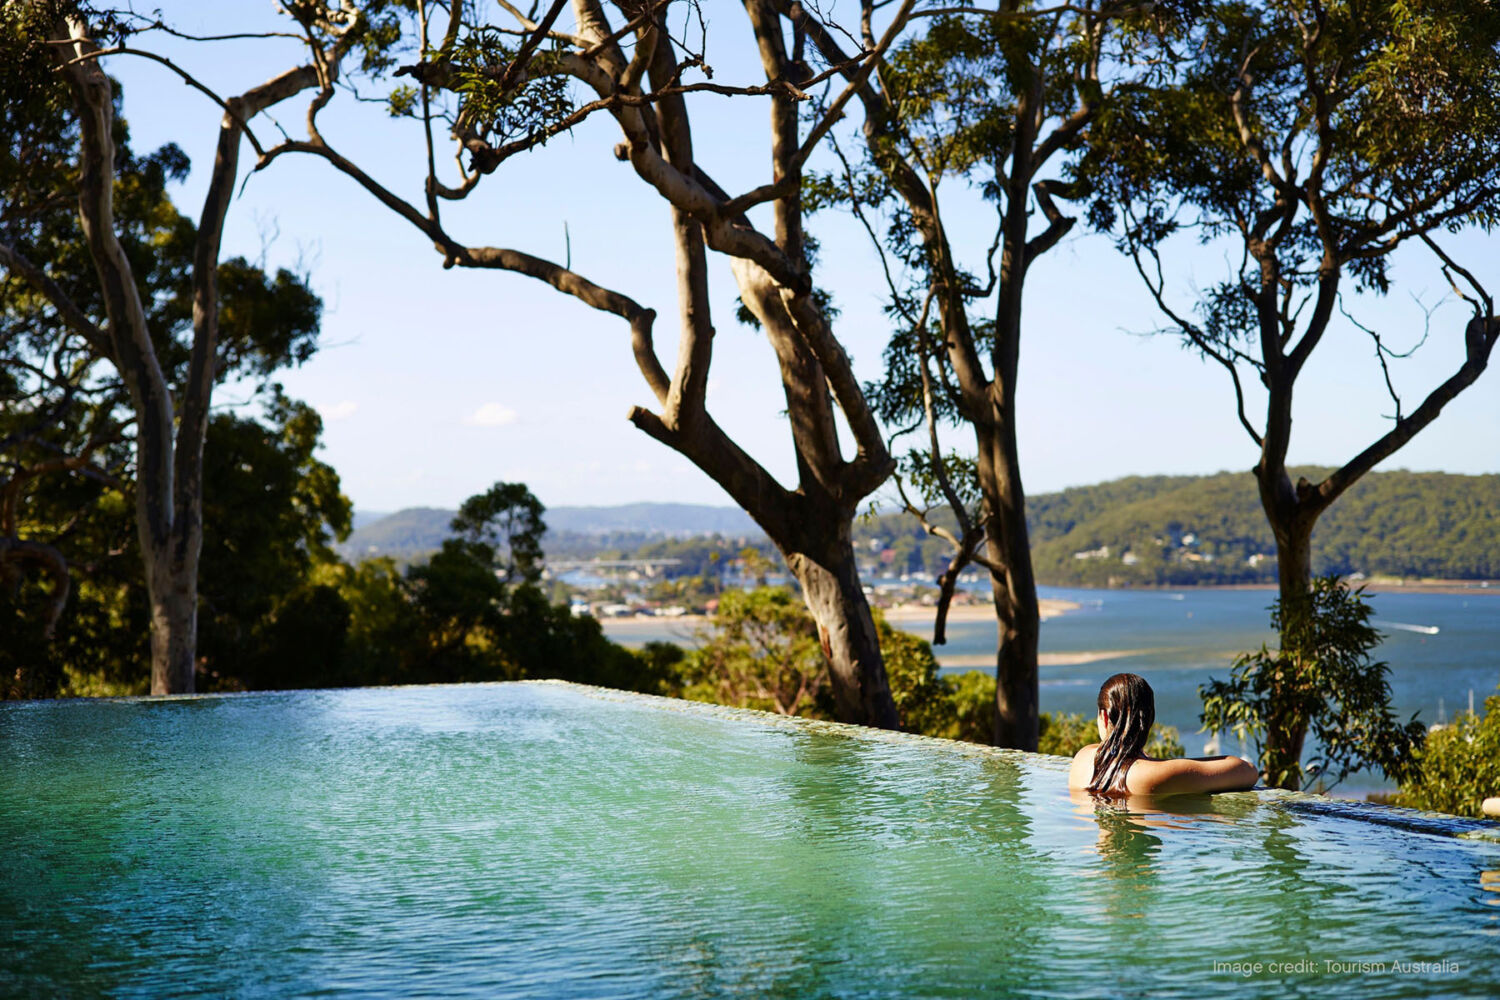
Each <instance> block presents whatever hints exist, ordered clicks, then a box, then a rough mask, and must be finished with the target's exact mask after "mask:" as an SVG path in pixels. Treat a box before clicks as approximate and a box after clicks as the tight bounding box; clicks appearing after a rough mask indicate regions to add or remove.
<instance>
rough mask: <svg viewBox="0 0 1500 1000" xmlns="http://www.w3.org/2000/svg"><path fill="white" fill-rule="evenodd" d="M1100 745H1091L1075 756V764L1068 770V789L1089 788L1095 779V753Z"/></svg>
mask: <svg viewBox="0 0 1500 1000" xmlns="http://www.w3.org/2000/svg"><path fill="white" fill-rule="evenodd" d="M1098 749H1099V744H1097V743H1090V744H1089V745H1088V746H1086V747H1084V748H1083V749H1082V750H1080V751H1078V752H1077V753H1075V754H1074V755H1073V764H1072V766H1071V767H1069V768H1068V787H1069V788H1087V787H1088V786H1089V782H1090V781H1092V780H1093V779H1094V752H1095V751H1096V750H1098Z"/></svg>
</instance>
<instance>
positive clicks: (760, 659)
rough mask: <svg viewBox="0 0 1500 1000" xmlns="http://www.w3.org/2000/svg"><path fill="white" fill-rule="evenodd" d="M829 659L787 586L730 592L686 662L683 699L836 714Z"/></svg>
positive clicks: (791, 712)
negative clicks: (701, 643) (711, 624)
mask: <svg viewBox="0 0 1500 1000" xmlns="http://www.w3.org/2000/svg"><path fill="white" fill-rule="evenodd" d="M831 683H832V682H831V678H830V676H829V672H828V661H827V659H826V658H825V657H824V656H823V649H822V645H821V643H820V642H819V641H818V631H817V626H816V625H815V624H814V623H813V620H812V616H811V615H810V614H808V612H807V608H806V607H805V606H804V605H803V603H802V600H801V598H799V597H797V596H796V595H795V594H793V593H792V592H791V591H790V590H788V589H787V588H785V587H760V588H757V589H755V590H731V591H727V592H726V593H725V594H724V595H723V596H722V597H721V598H720V599H719V607H718V610H717V611H716V612H715V614H714V617H713V630H712V631H711V632H710V633H709V634H708V635H707V636H706V641H705V642H704V644H703V645H702V646H701V647H699V648H698V649H696V650H694V651H693V652H692V653H690V654H689V655H688V657H687V661H686V662H685V663H684V664H683V670H682V688H681V691H682V697H684V698H689V699H692V700H694V701H709V702H714V703H716V704H720V705H733V706H736V707H739V708H758V709H762V710H765V711H771V712H778V713H780V714H782V715H804V716H809V717H812V718H826V719H831V718H832V717H833V705H832V697H833V692H832V687H831Z"/></svg>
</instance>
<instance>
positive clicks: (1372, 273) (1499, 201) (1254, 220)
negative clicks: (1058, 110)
mask: <svg viewBox="0 0 1500 1000" xmlns="http://www.w3.org/2000/svg"><path fill="white" fill-rule="evenodd" d="M1158 54H1159V56H1160V57H1161V59H1162V61H1163V62H1164V63H1170V64H1171V66H1172V73H1171V75H1170V78H1169V79H1168V80H1165V81H1163V82H1162V83H1161V84H1160V85H1158V86H1152V87H1146V88H1141V89H1140V90H1138V91H1136V92H1135V93H1133V94H1132V95H1131V99H1130V100H1129V101H1128V102H1122V103H1120V104H1117V105H1116V107H1115V109H1114V110H1113V112H1112V113H1111V115H1110V116H1109V119H1108V121H1107V123H1104V125H1103V127H1101V128H1099V129H1097V130H1096V131H1095V132H1094V133H1093V139H1094V147H1093V149H1092V151H1091V153H1090V165H1089V170H1088V173H1089V176H1090V177H1091V179H1092V181H1093V182H1094V183H1095V184H1097V185H1098V193H1099V195H1100V201H1099V202H1098V203H1097V204H1096V210H1097V211H1096V215H1095V221H1096V222H1098V223H1099V224H1101V225H1113V226H1114V227H1115V231H1116V233H1117V235H1118V238H1119V242H1120V245H1121V247H1122V248H1123V249H1124V250H1125V251H1126V252H1127V253H1129V254H1130V256H1131V257H1132V259H1133V260H1134V262H1135V265H1136V267H1137V269H1138V270H1139V272H1140V275H1141V277H1142V280H1143V281H1144V283H1145V285H1146V287H1147V288H1148V289H1149V291H1150V293H1151V295H1152V296H1153V297H1154V298H1155V300H1156V302H1157V304H1158V306H1159V307H1160V309H1161V311H1162V314H1163V315H1164V316H1165V317H1166V319H1167V323H1168V326H1169V329H1170V330H1172V331H1175V332H1176V333H1178V334H1179V335H1180V336H1182V337H1183V338H1184V340H1185V341H1186V343H1187V344H1188V345H1190V346H1191V347H1192V348H1194V349H1195V350H1197V351H1199V352H1201V353H1202V356H1203V357H1204V358H1205V359H1208V360H1211V361H1213V362H1214V363H1216V364H1217V365H1218V366H1220V367H1221V368H1222V369H1223V370H1224V371H1225V372H1226V374H1227V375H1228V377H1229V380H1230V384H1231V386H1232V388H1233V405H1234V407H1235V412H1236V414H1237V415H1238V418H1239V422H1240V424H1241V425H1242V426H1243V428H1244V430H1245V433H1246V434H1247V436H1248V437H1249V438H1250V440H1251V441H1252V442H1253V445H1254V447H1255V449H1256V450H1257V451H1258V453H1259V456H1258V460H1257V462H1256V464H1255V468H1254V472H1255V477H1256V480H1257V483H1258V485H1259V491H1260V499H1261V506H1262V508H1263V509H1264V511H1265V515H1266V518H1267V520H1268V521H1269V523H1270V527H1271V530H1272V533H1273V534H1274V536H1275V539H1276V551H1277V560H1278V572H1279V581H1280V582H1279V586H1280V601H1279V608H1280V618H1279V622H1280V630H1281V647H1282V656H1281V658H1280V659H1278V660H1277V661H1276V663H1277V664H1278V666H1277V669H1278V670H1280V671H1282V672H1283V674H1281V675H1278V676H1277V677H1276V678H1273V679H1272V681H1271V683H1270V685H1269V687H1270V691H1269V694H1268V695H1267V697H1266V699H1265V703H1266V705H1267V706H1268V707H1267V709H1266V713H1265V714H1266V721H1265V727H1266V740H1265V745H1264V749H1263V756H1262V761H1261V763H1262V768H1263V771H1264V773H1265V774H1266V777H1267V780H1270V781H1274V782H1275V783H1277V784H1281V785H1285V786H1288V787H1295V786H1296V785H1297V784H1298V781H1299V775H1300V769H1299V764H1298V762H1299V760H1300V758H1301V755H1302V749H1303V743H1304V741H1305V739H1306V735H1307V732H1308V723H1309V710H1308V708H1307V706H1306V703H1305V698H1304V697H1303V693H1304V692H1303V688H1304V687H1305V685H1304V684H1303V683H1302V678H1303V677H1304V676H1305V675H1308V674H1309V673H1310V672H1311V671H1314V670H1315V669H1316V662H1315V661H1316V660H1317V653H1316V651H1315V650H1305V649H1302V648H1300V647H1299V636H1305V635H1311V634H1317V633H1318V631H1319V630H1318V629H1317V628H1314V627H1311V626H1309V625H1308V624H1307V623H1306V622H1305V621H1304V619H1306V618H1307V617H1308V616H1309V615H1313V614H1315V613H1316V609H1315V608H1314V607H1313V602H1312V600H1311V598H1310V582H1309V581H1310V566H1309V552H1310V543H1311V536H1312V532H1313V529H1314V526H1315V525H1316V524H1317V521H1318V518H1319V516H1321V515H1322V514H1323V512H1324V511H1326V510H1327V509H1328V508H1329V506H1330V505H1332V504H1333V503H1334V502H1335V501H1336V500H1337V499H1338V498H1339V497H1340V496H1341V495H1342V494H1343V493H1344V492H1345V491H1346V490H1347V489H1348V488H1349V487H1350V486H1351V485H1352V484H1353V483H1355V482H1356V481H1358V480H1359V478H1360V477H1361V476H1363V475H1365V473H1367V472H1369V471H1370V470H1371V469H1372V468H1374V467H1375V466H1376V465H1377V464H1379V463H1380V462H1382V461H1384V460H1386V459H1388V458H1390V457H1391V456H1392V455H1394V454H1396V452H1397V451H1398V450H1399V449H1400V448H1401V447H1402V446H1403V445H1405V444H1406V443H1407V442H1408V441H1410V440H1411V439H1412V437H1413V436H1415V435H1416V434H1417V433H1419V432H1420V431H1422V430H1423V429H1424V428H1426V427H1427V426H1428V425H1429V424H1431V423H1432V422H1433V421H1434V420H1435V419H1436V418H1437V417H1438V414H1439V413H1441V412H1442V410H1443V408H1444V406H1446V405H1447V404H1448V403H1449V402H1451V401H1452V400H1453V399H1454V398H1455V397H1456V396H1458V394H1459V393H1461V392H1463V391H1464V390H1465V389H1467V388H1468V387H1469V386H1471V385H1473V384H1474V382H1475V381H1476V380H1477V379H1478V378H1479V377H1480V375H1481V374H1482V373H1483V372H1484V370H1485V367H1486V366H1487V365H1488V363H1489V360H1490V356H1491V353H1492V352H1493V350H1494V347H1495V342H1496V340H1497V339H1500V319H1497V317H1496V314H1495V306H1494V300H1493V298H1492V297H1491V295H1490V293H1489V292H1488V291H1487V290H1486V289H1485V287H1484V285H1483V284H1482V282H1481V279H1480V276H1479V275H1477V274H1476V273H1475V272H1476V271H1477V270H1478V269H1479V268H1480V266H1481V265H1487V264H1491V263H1492V261H1493V256H1492V254H1489V253H1484V252H1481V253H1479V254H1473V253H1471V254H1470V255H1469V259H1467V260H1461V259H1460V256H1461V255H1460V254H1459V253H1458V252H1457V251H1455V250H1454V249H1453V247H1454V246H1455V242H1454V240H1453V239H1452V236H1453V234H1455V233H1458V232H1459V231H1461V230H1465V229H1477V230H1482V231H1485V232H1488V231H1489V230H1490V229H1491V227H1492V226H1493V225H1494V224H1495V222H1496V219H1497V216H1496V206H1497V205H1500V11H1497V10H1496V9H1495V7H1494V5H1493V4H1489V3H1485V2H1482V0H1444V2H1441V3H1434V2H1427V0H1419V2H1416V3H1409V2H1404V0H1403V2H1390V0H1347V2H1338V3H1325V2H1323V0H1233V2H1223V3H1216V4H1212V5H1210V6H1207V7H1205V8H1203V10H1202V13H1201V15H1200V16H1199V17H1197V18H1196V19H1194V20H1193V21H1192V22H1190V23H1187V24H1185V25H1184V26H1183V29H1182V30H1181V31H1180V32H1179V33H1178V34H1177V35H1176V36H1175V37H1173V38H1172V39H1171V41H1170V44H1169V45H1168V46H1166V47H1164V48H1162V49H1161V50H1159V52H1158ZM1180 234H1181V235H1185V236H1194V235H1196V236H1197V237H1199V238H1200V240H1201V241H1202V242H1207V243H1210V244H1211V245H1213V246H1214V247H1215V248H1216V249H1217V248H1223V247H1227V248H1229V250H1230V253H1229V254H1228V255H1227V256H1228V257H1229V258H1230V266H1229V267H1228V273H1227V274H1226V275H1225V277H1224V278H1223V279H1222V280H1221V281H1219V282H1217V283H1215V284H1212V285H1210V286H1209V287H1208V288H1207V289H1206V290H1203V291H1201V292H1199V293H1198V294H1197V295H1196V299H1193V298H1189V299H1188V300H1187V304H1179V303H1181V302H1182V300H1181V299H1179V297H1178V295H1177V294H1176V293H1175V291H1174V289H1172V288H1170V287H1169V282H1168V279H1167V277H1166V276H1167V274H1168V273H1169V267H1168V265H1167V264H1166V263H1165V260H1166V259H1167V258H1170V257H1172V255H1173V254H1174V253H1176V252H1183V253H1186V254H1191V255H1193V256H1195V257H1196V258H1201V256H1202V253H1203V251H1202V250H1199V249H1187V250H1182V249H1181V248H1182V246H1183V244H1184V243H1187V244H1189V245H1191V244H1192V242H1193V241H1191V240H1184V239H1180V238H1179V239H1174V237H1178V236H1179V235H1180ZM1403 250H1405V251H1406V253H1405V255H1404V256H1403V257H1402V259H1401V266H1402V268H1403V269H1413V270H1415V269H1418V268H1419V267H1420V266H1421V265H1422V263H1423V262H1424V260H1425V263H1426V265H1427V267H1428V271H1427V273H1428V274H1430V275H1431V276H1432V277H1433V278H1436V277H1438V276H1439V275H1441V276H1442V278H1444V279H1445V280H1446V281H1447V282H1448V283H1449V284H1450V285H1451V287H1452V289H1453V293H1454V295H1455V296H1456V297H1457V298H1458V299H1461V300H1462V301H1463V302H1464V303H1465V304H1466V305H1467V309H1468V313H1469V316H1468V318H1467V319H1466V321H1464V322H1461V323H1454V324H1452V325H1451V326H1450V327H1449V328H1448V329H1447V330H1446V331H1439V336H1438V337H1437V338H1435V341H1436V342H1435V343H1434V344H1433V345H1432V346H1431V347H1429V348H1428V350H1429V351H1431V350H1435V349H1441V350H1443V351H1444V352H1445V357H1446V358H1447V359H1448V364H1450V365H1451V368H1448V369H1447V370H1448V371H1449V372H1451V373H1450V374H1448V375H1447V376H1446V377H1445V378H1443V379H1442V380H1441V381H1440V382H1438V383H1437V384H1436V385H1433V386H1431V387H1430V388H1429V389H1428V390H1427V392H1426V394H1425V396H1423V398H1421V400H1420V401H1419V402H1418V403H1417V405H1416V406H1410V405H1408V404H1407V403H1406V401H1404V400H1403V399H1402V397H1401V395H1400V394H1399V393H1398V391H1397V390H1396V388H1395V384H1396V381H1397V379H1394V378H1393V376H1392V371H1391V369H1392V366H1393V365H1392V362H1393V361H1394V360H1395V359H1397V358H1398V357H1400V356H1401V354H1400V352H1398V351H1397V350H1396V349H1395V348H1394V347H1393V341H1398V342H1399V341H1405V342H1406V343H1420V342H1421V341H1423V340H1425V339H1426V333H1427V331H1426V329H1407V330H1397V329H1393V327H1394V326H1395V325H1396V324H1395V323H1394V322H1393V321H1392V320H1390V319H1389V318H1386V319H1382V320H1379V321H1373V322H1361V321H1360V320H1359V319H1358V318H1357V317H1356V316H1355V315H1354V314H1355V313H1356V312H1358V311H1360V310H1359V305H1358V302H1357V297H1358V296H1361V295H1365V296H1377V297H1378V296H1382V295H1385V294H1386V293H1387V292H1389V291H1390V289H1391V288H1392V285H1393V273H1392V268H1393V255H1394V254H1396V253H1397V252H1398V251H1403ZM1350 293H1354V294H1353V295H1351V294H1350ZM1341 314H1342V315H1344V316H1346V317H1348V321H1347V322H1340V321H1339V316H1340V315H1341ZM1429 322H1431V316H1430V315H1429ZM1424 326H1425V325H1424ZM1366 337H1367V338H1368V345H1369V350H1370V352H1371V354H1372V356H1373V360H1372V362H1371V366H1370V373H1371V376H1372V378H1373V379H1376V380H1378V381H1377V382H1376V383H1375V384H1376V385H1381V384H1382V383H1383V385H1384V388H1385V390H1386V391H1388V393H1389V398H1390V405H1391V408H1392V413H1391V414H1390V415H1389V416H1390V420H1391V423H1390V425H1389V426H1388V427H1386V428H1385V429H1384V430H1383V431H1382V432H1380V433H1378V434H1377V435H1375V436H1374V438H1373V440H1371V441H1370V442H1369V443H1368V445H1366V446H1365V447H1364V448H1362V449H1361V450H1360V451H1359V452H1358V453H1357V454H1355V455H1353V456H1351V457H1349V458H1348V459H1347V460H1345V461H1344V462H1343V463H1342V464H1341V465H1339V466H1338V467H1337V468H1335V469H1334V470H1333V471H1332V472H1331V473H1329V474H1328V475H1326V476H1324V477H1322V478H1321V479H1320V480H1319V481H1318V482H1311V481H1308V480H1306V479H1298V480H1297V481H1296V482H1293V481H1292V479H1291V476H1290V475H1289V473H1288V471H1287V454H1288V450H1289V448H1290V447H1291V442H1292V413H1293V397H1294V393H1295V390H1296V388H1297V385H1298V381H1299V379H1300V378H1301V377H1302V376H1303V375H1304V373H1305V372H1306V370H1307V366H1308V363H1309V361H1310V360H1311V358H1312V357H1313V354H1314V352H1315V351H1317V349H1318V348H1319V347H1320V346H1322V345H1324V344H1325V343H1332V342H1335V341H1339V340H1345V339H1347V338H1366ZM1257 396H1263V397H1264V410H1263V412H1262V413H1261V414H1259V415H1258V416H1254V415H1253V410H1252V408H1253V404H1254V402H1255V400H1256V398H1257ZM1337 694H1338V693H1337V692H1332V691H1324V692H1323V697H1325V698H1329V697H1335V696H1337Z"/></svg>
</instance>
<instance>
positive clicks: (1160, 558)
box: [856, 468, 1500, 586]
mask: <svg viewBox="0 0 1500 1000" xmlns="http://www.w3.org/2000/svg"><path fill="white" fill-rule="evenodd" d="M1328 471H1329V470H1327V469H1316V468H1302V469H1294V470H1292V476H1293V478H1294V479H1295V478H1296V477H1297V476H1299V475H1300V476H1306V477H1307V478H1308V479H1310V480H1313V481H1314V482H1316V481H1317V480H1318V479H1320V478H1321V477H1322V476H1324V475H1326V474H1327V472H1328ZM1027 522H1028V525H1029V527H1030V531H1031V544H1032V559H1033V562H1034V564H1035V568H1036V574H1037V579H1038V580H1039V581H1040V582H1042V583H1046V584H1052V585H1055V586H1066V585H1085V586H1107V585H1129V584H1157V585H1166V586H1184V585H1190V584H1195V583H1217V584H1228V583H1265V582H1270V581H1272V580H1274V579H1275V578H1276V560H1275V552H1276V548H1275V543H1274V540H1273V539H1272V537H1271V531H1270V528H1269V527H1267V525H1266V520H1265V515H1264V514H1263V513H1262V511H1261V507H1260V497H1259V495H1258V493H1257V491H1256V484H1255V478H1254V476H1252V475H1251V474H1249V473H1248V472H1222V473H1219V474H1217V475H1212V476H1132V477H1129V478H1126V479H1117V480H1114V481H1112V482H1108V483H1100V484H1099V485H1097V486H1081V487H1076V488H1074V489H1068V490H1063V491H1062V492H1060V493H1044V494H1037V495H1035V496H1032V497H1028V498H1027ZM856 539H857V540H858V541H859V542H860V543H861V545H862V546H863V547H865V548H868V549H870V550H875V549H877V548H881V549H882V554H883V552H884V551H885V550H888V551H889V552H890V555H889V556H887V557H885V563H886V565H887V566H892V564H894V566H893V568H894V569H896V570H897V571H900V572H909V573H913V574H916V573H921V574H923V575H933V574H935V572H936V571H937V570H940V569H941V567H942V566H944V565H946V563H947V558H948V556H947V551H946V548H945V546H944V545H943V544H942V543H941V542H939V541H937V540H934V539H931V538H928V537H927V536H925V535H924V534H923V533H922V531H921V529H920V528H918V527H916V526H915V522H914V521H913V520H912V519H911V518H907V517H904V516H902V515H895V514H892V515H885V516H882V517H879V518H876V519H874V520H873V521H871V522H865V523H864V524H862V525H856ZM1312 564H1313V570H1314V572H1317V573H1329V572H1334V573H1341V574H1352V573H1365V574H1367V575H1370V576H1401V577H1437V578H1445V579H1468V580H1486V579H1489V580H1492V579H1500V476H1497V475H1488V476H1459V475H1450V474H1447V473H1437V472H1404V471H1398V472H1378V473H1373V474H1371V475H1368V476H1366V477H1365V478H1363V479H1362V480H1360V481H1359V482H1358V483H1356V484H1355V485H1354V486H1352V487H1351V488H1350V489H1349V491H1348V492H1347V493H1346V494H1345V495H1344V496H1343V497H1341V498H1340V499H1339V500H1338V501H1337V502H1335V503H1334V505H1333V506H1332V507H1331V508H1329V510H1328V511H1327V512H1326V513H1325V514H1324V515H1323V516H1322V517H1321V518H1320V519H1319V520H1318V525H1317V527H1316V528H1315V529H1314V531H1313V537H1312Z"/></svg>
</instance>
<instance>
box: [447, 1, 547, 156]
mask: <svg viewBox="0 0 1500 1000" xmlns="http://www.w3.org/2000/svg"><path fill="white" fill-rule="evenodd" d="M514 37H515V36H514V35H510V34H507V33H505V32H502V31H500V30H498V29H495V28H492V27H489V26H488V25H475V26H473V27H471V28H470V29H469V30H468V31H465V32H463V33H462V34H461V36H460V38H459V41H458V45H457V47H456V48H455V50H454V52H453V54H452V57H451V60H452V61H451V66H452V71H453V78H454V89H455V90H456V91H457V92H458V93H459V95H460V96H461V99H462V100H461V104H460V110H459V113H458V114H459V120H460V121H461V122H462V124H463V127H464V128H465V129H466V130H473V131H474V132H475V133H476V134H477V135H478V136H479V137H480V138H482V139H484V140H485V141H486V142H488V143H490V144H491V145H495V146H499V145H503V144H505V143H508V142H517V141H520V142H540V141H542V140H543V137H544V136H545V135H546V133H547V130H548V129H549V127H551V126H554V125H556V124H557V123H558V122H560V121H561V120H562V119H564V118H565V117H566V116H567V115H568V114H569V113H570V112H572V110H573V102H572V100H571V98H570V97H569V86H568V84H569V80H570V77H569V76H568V75H567V74H566V73H563V72H559V71H556V70H555V69H553V68H552V67H551V65H550V64H552V63H554V62H555V61H556V58H557V56H556V54H555V52H553V51H549V50H545V49H541V50H538V51H537V52H535V53H534V54H533V55H532V57H531V61H530V63H529V64H528V66H527V68H526V70H525V71H524V72H522V73H519V74H516V75H515V78H514V79H513V80H512V81H511V82H510V83H509V84H506V82H505V76H506V71H507V69H508V67H509V66H510V64H511V63H512V62H513V61H514V59H515V58H516V55H517V48H516V46H515V44H514Z"/></svg>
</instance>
